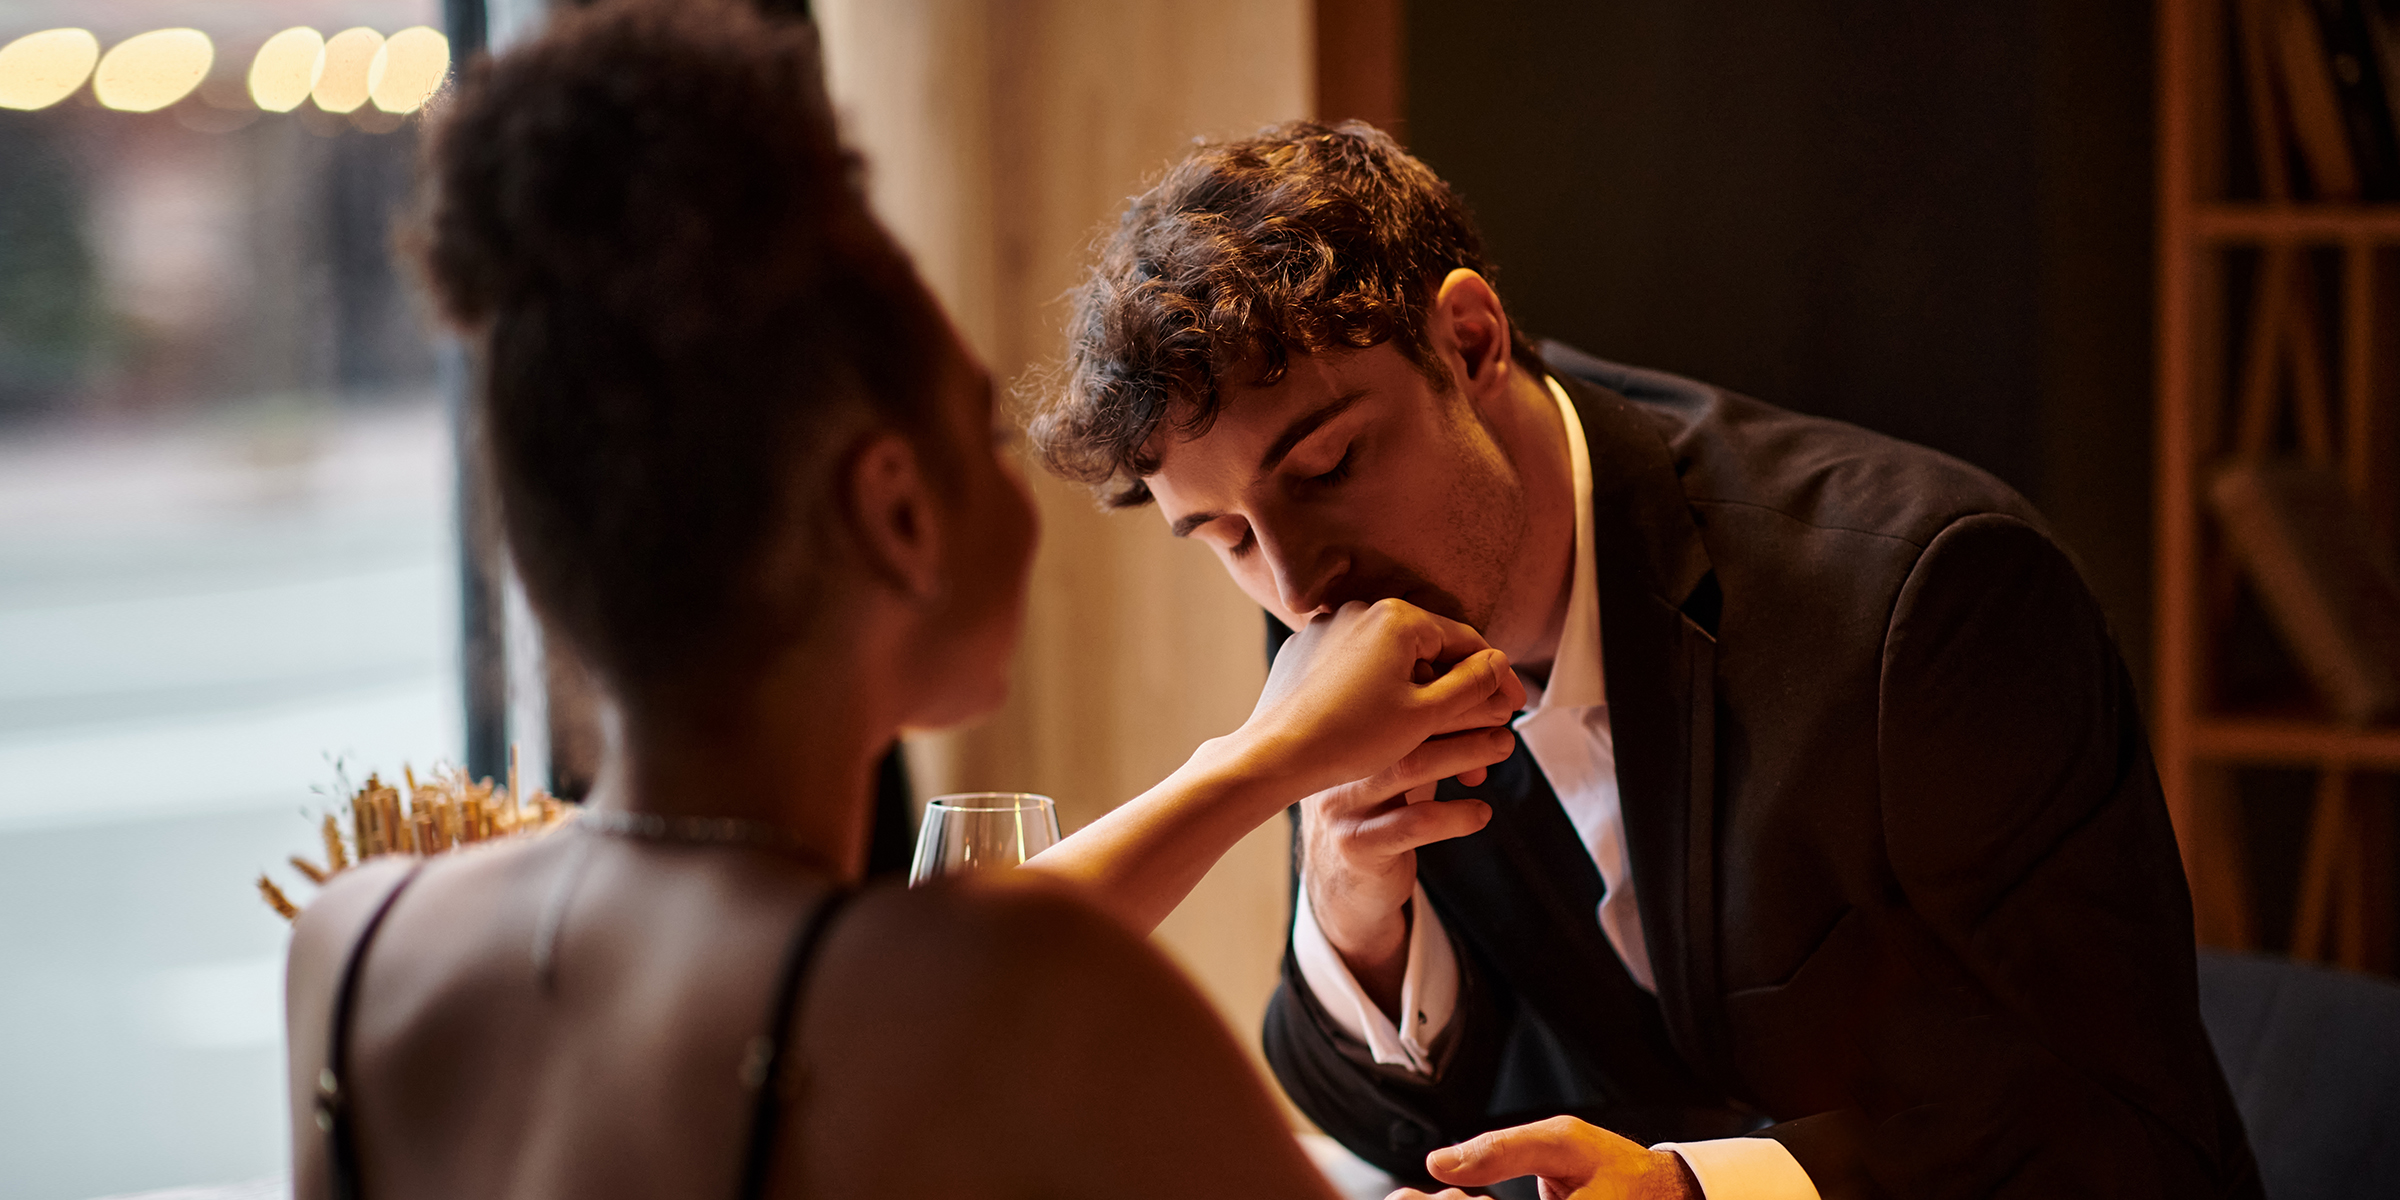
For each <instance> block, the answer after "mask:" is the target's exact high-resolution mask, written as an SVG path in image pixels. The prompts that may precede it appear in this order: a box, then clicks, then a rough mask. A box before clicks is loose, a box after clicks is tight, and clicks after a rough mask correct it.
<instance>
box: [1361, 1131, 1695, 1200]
mask: <svg viewBox="0 0 2400 1200" xmlns="http://www.w3.org/2000/svg"><path fill="white" fill-rule="evenodd" d="M1425 1169H1426V1170H1427V1171H1429V1172H1431V1173H1432V1174H1433V1177H1434V1178H1436V1179H1439V1180H1441V1181H1442V1182H1443V1183H1449V1184H1456V1185H1458V1186H1457V1187H1453V1188H1448V1189H1445V1190H1444V1191H1442V1192H1440V1193H1438V1194H1436V1195H1434V1196H1432V1197H1427V1196H1426V1195H1425V1193H1423V1192H1420V1191H1418V1190H1416V1189H1415V1188H1402V1189H1400V1190H1399V1191H1396V1192H1393V1193H1392V1194H1391V1195H1390V1196H1388V1197H1386V1198H1385V1200H1454V1198H1455V1200H1466V1193H1465V1192H1462V1191H1459V1190H1458V1188H1459V1187H1488V1186H1490V1185H1492V1184H1495V1183H1498V1182H1500V1181H1501V1180H1503V1179H1515V1178H1518V1177H1520V1176H1524V1175H1533V1176H1537V1177H1539V1178H1540V1179H1541V1181H1542V1200H1700V1181H1699V1180H1698V1179H1696V1178H1694V1177H1693V1176H1692V1171H1691V1168H1689V1167H1687V1166H1685V1165H1683V1157H1682V1156H1681V1155H1679V1154H1676V1153H1674V1152H1673V1151H1670V1150H1651V1149H1648V1148H1645V1147H1643V1146H1642V1145H1640V1144H1639V1143H1636V1142H1631V1141H1627V1140H1626V1139H1624V1138H1621V1137H1618V1136H1617V1135H1616V1134H1613V1133H1610V1132H1609V1131H1607V1130H1605V1129H1602V1128H1600V1127H1599V1126H1597V1125H1587V1124H1585V1123H1583V1122H1582V1121H1578V1120H1576V1119H1575V1118H1573V1117H1552V1118H1550V1119H1549V1120H1547V1121H1536V1122H1534V1123H1533V1124H1531V1125H1519V1126H1516V1127H1515V1128H1513V1129H1495V1130H1493V1131H1492V1132H1490V1133H1487V1134H1484V1135H1483V1136H1481V1137H1476V1138H1470V1139H1468V1140H1466V1141H1464V1142H1460V1143H1459V1144H1458V1145H1455V1146H1448V1147H1444V1148H1443V1149H1440V1150H1436V1151H1434V1152H1433V1153H1431V1154H1428V1155H1426V1156H1425Z"/></svg>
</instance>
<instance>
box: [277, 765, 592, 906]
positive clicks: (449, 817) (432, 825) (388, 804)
mask: <svg viewBox="0 0 2400 1200" xmlns="http://www.w3.org/2000/svg"><path fill="white" fill-rule="evenodd" d="M516 757H517V756H516V753H515V751H513V750H512V751H510V753H509V762H508V786H507V787H498V786H495V785H494V784H493V783H492V781H491V780H490V779H483V780H472V779H469V778H468V777H467V773H466V772H465V771H464V770H462V769H460V768H457V767H441V768H438V769H436V770H435V771H434V773H433V776H432V778H430V779H428V780H426V781H425V782H423V783H419V782H418V781H417V776H416V772H415V771H412V770H410V769H409V768H408V767H406V766H403V767H401V768H400V776H401V781H402V782H403V783H405V784H407V786H408V793H407V798H406V799H405V800H403V799H402V797H401V791H400V789H399V788H396V787H393V786H392V785H390V784H388V783H385V782H383V780H382V778H381V777H379V776H376V775H369V776H367V781H366V783H364V784H362V785H360V786H359V787H358V788H357V789H355V790H352V789H349V788H348V787H347V786H346V785H345V787H344V790H345V791H349V792H350V797H349V801H348V808H349V817H350V822H349V824H350V828H349V832H348V835H347V836H346V837H345V835H344V833H343V829H342V822H341V820H340V819H339V818H337V817H336V816H335V815H334V814H332V813H327V814H325V820H324V823H323V824H322V825H320V826H319V827H318V833H319V834H320V835H321V836H322V837H323V838H324V840H325V861H324V863H323V864H322V865H320V864H318V863H315V862H311V861H309V860H308V859H306V858H303V857H301V856H300V855H297V854H295V855H293V856H292V857H291V860H290V861H291V864H292V869H293V870H295V871H298V872H300V874H301V876H302V877H303V878H305V879H307V880H308V881H309V882H310V883H312V884H315V885H317V886H318V887H323V886H325V882H326V881H327V880H329V879H332V878H333V877H334V876H336V875H339V874H341V873H342V872H343V871H346V870H348V869H349V868H350V865H351V863H353V862H364V861H366V860H367V859H370V858H375V857H377V856H380V855H385V854H417V855H426V854H440V853H443V852H444V851H448V850H455V849H458V848H459V847H461V846H466V845H472V844H473V843H476V842H488V841H491V840H493V839H495V838H504V837H514V836H517V835H519V834H530V833H540V832H543V831H545V830H548V829H550V828H552V827H553V826H556V825H557V824H558V823H559V822H561V821H564V820H566V819H567V818H568V817H569V816H570V815H572V814H573V813H574V812H575V806H574V805H572V804H569V803H567V802H565V801H563V800H560V799H558V798H557V797H554V796H552V795H551V794H550V793H548V792H546V791H543V790H542V789H540V788H535V789H534V790H533V794H532V795H529V796H524V798H523V800H522V801H520V800H519V799H518V797H519V796H520V795H522V793H520V792H519V791H518V788H517V762H516ZM258 893H259V895H260V896H261V897H263V898H265V900H266V902H267V907H269V908H272V909H274V910H275V911H276V912H278V913H280V914H282V916H283V919H284V920H287V921H291V920H297V919H298V918H299V916H300V906H299V905H297V904H294V903H292V901H291V897H289V896H287V895H285V894H284V891H283V889H282V888H280V887H277V886H276V885H275V881H274V880H272V879H270V878H268V877H267V875H266V873H265V872H263V871H262V872H260V873H259V876H258Z"/></svg>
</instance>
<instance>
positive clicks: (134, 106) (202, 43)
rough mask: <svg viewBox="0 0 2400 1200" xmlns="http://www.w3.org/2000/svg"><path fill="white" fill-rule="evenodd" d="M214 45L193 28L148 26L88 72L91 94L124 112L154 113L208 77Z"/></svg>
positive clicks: (213, 60)
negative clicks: (147, 28) (150, 27)
mask: <svg viewBox="0 0 2400 1200" xmlns="http://www.w3.org/2000/svg"><path fill="white" fill-rule="evenodd" d="M216 60H217V48H216V47H215V46H213V45H211V44H209V40H208V35H207V34H205V33H202V32H200V31H199V30H197V29H153V30H151V31H150V32H148V33H137V34H135V35H134V36H132V37H129V38H126V39H125V40H124V41H121V42H118V43H117V44H116V45H115V46H114V47H111V48H110V50H109V52H108V54H107V56H106V57H104V58H102V59H101V60H100V67H99V69H98V70H96V71H93V72H92V94H93V95H95V96H97V97H99V98H100V103H101V104H103V105H105V106H107V107H109V108H114V109H120V110H122V111H125V112H157V111H158V110H159V109H162V108H165V107H166V106H168V105H170V104H173V103H175V102H176V101H178V100H181V99H183V98H184V97H185V96H188V95H191V94H192V89H193V88H196V87H199V86H200V81H201V80H203V79H206V78H208V68H209V66H210V65H211V64H212V63H214V62H216Z"/></svg>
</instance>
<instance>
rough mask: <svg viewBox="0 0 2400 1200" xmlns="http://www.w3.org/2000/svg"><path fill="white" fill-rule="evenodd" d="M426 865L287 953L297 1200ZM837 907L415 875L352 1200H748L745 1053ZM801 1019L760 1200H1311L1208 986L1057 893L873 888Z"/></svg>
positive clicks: (582, 871)
mask: <svg viewBox="0 0 2400 1200" xmlns="http://www.w3.org/2000/svg"><path fill="white" fill-rule="evenodd" d="M406 870H407V869H406V868H404V867H403V866H401V865H400V864H399V863H396V862H395V863H391V864H383V863H376V864H370V865H369V866H368V867H366V868H362V869H361V870H359V871H357V872H356V873H355V878H351V877H347V876H346V877H345V880H344V882H343V883H342V884H341V885H340V886H337V887H335V888H333V889H331V890H329V891H328V892H327V893H326V894H325V896H324V897H322V898H321V899H320V900H319V902H318V903H317V905H315V906H313V907H312V908H311V909H310V910H309V912H308V914H307V915H306V917H304V919H303V920H302V922H301V925H300V928H299V931H298V932H297V934H296V936H295V942H294V948H293V957H292V979H291V996H292V1000H291V1003H292V1009H291V1028H292V1043H291V1044H292V1046H293V1048H294V1052H293V1062H292V1088H293V1092H292V1094H293V1098H294V1106H293V1110H294V1113H295V1128H294V1137H295V1139H296V1145H297V1146H298V1147H299V1149H300V1153H299V1154H298V1155H297V1156H296V1157H297V1162H298V1165H299V1174H298V1179H297V1183H298V1194H299V1195H301V1196H303V1197H308V1196H322V1195H328V1194H331V1193H330V1191H329V1190H328V1189H329V1184H330V1182H331V1181H330V1177H329V1174H328V1172H329V1168H330V1162H329V1149H330V1144H331V1139H330V1138H329V1137H328V1135H327V1134H326V1133H325V1132H324V1131H322V1130H320V1129H319V1128H318V1127H317V1125H316V1123H315V1122H314V1118H313V1111H314V1110H313V1105H312V1101H313V1097H314V1094H315V1091H316V1087H317V1083H318V1072H319V1070H320V1068H322V1067H323V1066H324V1063H323V1061H322V1056H323V1053H324V1052H323V1051H322V1050H320V1051H318V1052H317V1053H316V1054H314V1055H312V1054H310V1053H308V1049H309V1048H310V1047H323V1046H327V1045H329V1044H330V1040H329V1039H330V1034H331V1030H330V1021H331V1013H330V1010H331V1008H332V1000H333V997H334V995H335V992H336V983H337V980H338V975H339V973H340V971H341V969H342V964H343V962H344V960H345V959H346V957H347V955H348V953H349V951H350V948H351V947H352V945H354V944H355V943H356V941H357V938H358V934H359V931H360V930H361V929H362V928H363V927H364V926H365V924H366V923H367V921H368V919H369V917H370V915H371V914H372V912H373V911H374V909H375V908H376V907H377V906H378V904H379V903H380V902H381V901H382V900H383V899H384V898H385V897H386V896H387V895H388V894H390V892H391V890H392V889H393V888H394V887H395V886H398V885H399V883H400V881H401V879H402V877H403V876H404V875H405V874H406ZM833 896H834V892H833V890H832V889H831V888H830V887H829V886H828V885H827V883H826V882H825V881H824V880H823V878H822V877H821V876H818V875H816V874H814V873H812V872H809V871H807V870H804V869H802V868H801V867H800V866H799V865H798V864H797V863H796V862H795V861H794V860H792V859H790V858H787V857H785V856H783V855H781V854H778V853H776V852H774V851H770V850H763V849H758V848H750V847H739V846H725V845H676V844H658V843H649V842H638V841H632V840H629V839H622V838H617V837H611V836H607V835H604V834H600V833H596V832H593V831H591V830H588V829H575V828H570V829H567V830H563V831H561V832H560V833H557V834H554V835H552V836H548V837H545V838H541V839H539V840H536V841H532V842H528V843H525V844H521V845H514V846H507V847H502V848H496V849H493V850H488V851H482V852H477V853H470V854H461V855H458V856H455V857H453V858H448V859H444V860H441V861H437V862H435V863H433V864H430V865H428V866H427V867H425V868H423V869H422V871H421V872H420V873H419V875H418V877H416V878H415V879H413V880H412V881H410V882H409V883H408V884H407V886H406V888H405V890H404V891H403V892H402V893H401V895H400V896H399V898H398V899H397V901H396V902H395V903H393V905H392V906H391V909H390V912H389V914H388V915H387V916H386V918H385V919H384V920H383V921H382V922H381V925H380V928H379V929H378V931H377V932H376V934H375V936H374V937H373V939H372V940H371V942H370V943H369V944H368V949H367V953H366V957H365V959H364V961H363V964H362V966H361V969H360V971H359V974H358V983H357V992H356V994H357V999H356V1001H355V1003H354V1007H353V1011H352V1016H351V1021H350V1024H349V1026H348V1029H347V1034H346V1036H347V1039H348V1051H347V1062H348V1068H347V1071H346V1072H345V1073H344V1074H345V1077H344V1078H343V1079H342V1081H341V1083H342V1089H343V1094H344V1100H345V1102H346V1104H347V1105H348V1112H347V1117H348V1119H349V1121H350V1123H351V1125H350V1128H351V1130H352V1132H353V1136H354V1143H355V1146H356V1161H357V1163H358V1166H359V1183H360V1188H361V1190H360V1195H361V1196H363V1197H366V1198H368V1200H384V1198H385V1197H432V1196H441V1197H466V1196H509V1197H546V1196H558V1197H568V1196H573V1197H607V1196H633V1195H641V1196H656V1195H663V1194H673V1195H688V1196H700V1197H728V1198H731V1197H735V1196H737V1195H738V1194H740V1191H741V1188H742V1174H743V1166H744V1159H745V1153H746V1143H747V1139H748V1136H749V1131H750V1128H751V1125H752V1119H753V1114H754V1112H755V1111H756V1105H755V1100H756V1096H755V1094H754V1093H753V1091H752V1090H751V1089H750V1087H749V1085H748V1082H747V1081H746V1079H745V1075H749V1076H751V1077H755V1076H756V1074H757V1068H756V1067H755V1066H753V1065H751V1063H752V1058H753V1055H754V1049H753V1047H754V1042H755V1040H756V1039H757V1038H759V1037H760V1036H761V1035H769V1036H772V1035H773V1034H774V1033H775V1032H776V1031H777V1030H778V1028H779V1022H780V1020H781V1016H780V1015H779V1014H778V1013H776V1012H775V1011H773V1010H774V1008H775V1004H774V993H775V992H776V990H777V981H778V979H777V977H778V975H779V974H780V972H781V968H782V967H783V965H784V963H785V961H786V959H787V956H788V954H789V953H790V951H791V949H792V947H793V944H794V942H795V939H796V938H797V937H798V936H799V935H800V934H801V933H802V932H803V931H804V930H805V929H806V928H807V926H808V924H809V922H810V918H811V917H812V916H814V915H816V914H818V913H819V912H820V911H821V910H822V909H823V907H824V906H825V905H826V904H827V903H828V902H829V900H830V899H832V897H833ZM546 930H547V931H551V932H545V931H546ZM545 947H547V949H545ZM545 956H546V958H547V962H546V965H545V961H544V959H545ZM798 997H799V998H798V1001H797V1004H796V1006H795V1012H794V1013H793V1014H791V1015H792V1016H793V1017H794V1018H795V1020H794V1022H793V1025H792V1031H793V1036H792V1039H791V1043H790V1047H789V1050H788V1051H787V1052H786V1053H785V1054H784V1055H783V1059H782V1064H781V1068H780V1069H779V1070H778V1071H777V1072H776V1077H777V1078H778V1079H779V1081H780V1090H779V1093H778V1095H779V1097H780V1099H781V1105H780V1110H781V1111H780V1115H779V1116H778V1117H777V1119H776V1122H775V1126H774V1129H773V1141H772V1151H771V1158H770V1163H771V1166H770V1168H769V1171H768V1173H767V1177H766V1181H765V1182H766V1187H765V1190H764V1194H767V1195H775V1196H799V1195H856V1194H868V1193H871V1194H875V1195H878V1196H956V1195H962V1194H977V1195H991V1194H1007V1193H1011V1192H1026V1193H1035V1192H1039V1193H1042V1194H1049V1195H1074V1194H1078V1193H1083V1194H1091V1195H1095V1196H1097V1195H1104V1194H1105V1195H1117V1194H1123V1193H1124V1192H1125V1191H1127V1190H1129V1189H1130V1190H1136V1191H1141V1192H1144V1193H1146V1194H1154V1195H1156V1194H1167V1195H1172V1194H1177V1193H1183V1192H1188V1193H1189V1194H1194V1195H1197V1194H1200V1193H1201V1192H1203V1191H1206V1192H1208V1193H1211V1194H1221V1193H1222V1192H1223V1191H1224V1190H1226V1189H1227V1188H1229V1187H1230V1188H1232V1189H1234V1190H1238V1191H1245V1192H1248V1193H1252V1194H1264V1195H1278V1194H1280V1195H1298V1194H1309V1193H1310V1192H1312V1191H1314V1190H1315V1189H1314V1184H1315V1181H1314V1179H1313V1177H1312V1176H1311V1175H1310V1174H1309V1169H1308V1168H1307V1166H1306V1164H1305V1159H1304V1158H1302V1157H1301V1155H1300V1153H1299V1151H1298V1149H1297V1148H1296V1147H1295V1146H1294V1144H1293V1143H1292V1140H1291V1138H1290V1136H1289V1135H1288V1132H1287V1131H1285V1130H1284V1129H1282V1128H1281V1126H1280V1123H1279V1122H1278V1120H1277V1118H1276V1116H1275V1114H1274V1113H1273V1111H1272V1110H1271V1109H1270V1108H1269V1107H1268V1106H1267V1105H1266V1104H1265V1103H1263V1098H1262V1097H1259V1095H1258V1093H1257V1090H1256V1085H1255V1083H1254V1082H1253V1081H1252V1079H1250V1078H1248V1077H1247V1076H1249V1074H1250V1072H1249V1069H1248V1068H1247V1066H1246V1065H1245V1064H1244V1063H1243V1062H1242V1060H1241V1058H1240V1056H1239V1055H1238V1053H1236V1052H1235V1051H1234V1050H1233V1048H1232V1045H1231V1042H1230V1039H1228V1038H1227V1037H1226V1036H1225V1034H1224V1032H1223V1030H1222V1028H1221V1027H1219V1026H1217V1025H1216V1023H1215V1021H1214V1019H1213V1016H1212V1015H1211V1014H1210V1013H1209V1012H1208V1011H1207V1009H1206V1007H1205V1006H1204V1005H1203V1004H1202V1003H1201V1002H1200V1001H1199V999H1198V997H1197V996H1195V995H1194V994H1193V993H1192V992H1191V990H1190V988H1189V987H1188V986H1186V985H1184V984H1183V983H1182V981H1181V980H1180V979H1179V978H1177V977H1175V976H1174V975H1173V973H1172V971H1171V970H1170V969H1169V968H1167V967H1166V965H1165V964H1164V963H1163V962H1161V961H1159V960H1158V958H1157V956H1156V955H1155V954H1154V953H1153V952H1151V951H1150V950H1149V949H1148V947H1146V946H1144V945H1143V944H1141V943H1140V942H1138V941H1136V940H1135V939H1133V938H1131V937H1130V936H1129V935H1127V934H1125V933H1124V932H1122V931H1121V930H1118V929H1116V928H1115V927H1113V926H1111V925H1110V924H1109V923H1108V922H1107V921H1106V920H1105V919H1104V918H1101V917H1099V916H1097V915H1096V914H1093V913H1091V912H1090V911H1089V910H1088V909H1086V908H1084V907H1083V906H1081V905H1079V904H1077V903H1075V902H1074V901H1072V900H1070V899H1067V898H1065V897H1063V896H1061V895H1059V894H1056V893H1053V892H1050V891H1048V890H1047V889H1039V888H1034V887H1024V886H1016V887H999V886H986V887H982V888H948V889H931V890H924V891H918V892H902V891H897V890H892V889H874V890H870V891H869V892H867V893H865V894H864V895H862V896H860V897H858V898H856V899H855V900H853V901H851V902H850V903H848V904H846V905H845V906H843V908H842V909H841V910H839V911H838V912H836V913H835V915H834V919H833V923H832V924H831V925H830V927H829V930H828V933H827V934H826V936H825V938H824V941H823V943H822V950H821V952H820V953H819V954H817V955H816V960H815V962H814V963H813V964H812V965H811V968H810V970H809V973H808V975H807V976H806V977H805V978H804V979H803V981H802V982H801V984H800V987H799V991H798ZM1227 1097H1238V1098H1241V1099H1242V1100H1244V1101H1245V1102H1244V1103H1235V1104H1226V1103H1224V1102H1223V1101H1224V1099H1225V1098H1227ZM1199 1098H1213V1099H1212V1102H1210V1103H1206V1104H1195V1103H1193V1101H1194V1100H1196V1099H1199ZM1229 1150H1231V1151H1234V1153H1232V1154H1229V1153H1228V1151H1229Z"/></svg>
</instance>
